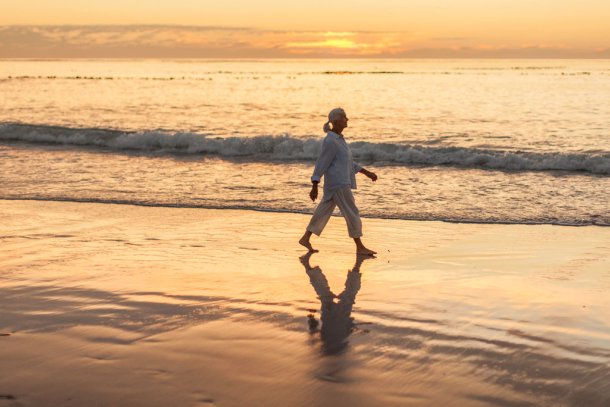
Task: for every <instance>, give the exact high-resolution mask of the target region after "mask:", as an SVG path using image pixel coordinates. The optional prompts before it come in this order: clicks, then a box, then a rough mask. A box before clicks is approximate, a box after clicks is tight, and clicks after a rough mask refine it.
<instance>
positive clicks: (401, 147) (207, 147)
mask: <svg viewBox="0 0 610 407" xmlns="http://www.w3.org/2000/svg"><path fill="white" fill-rule="evenodd" d="M321 139H322V137H320V138H319V139H300V138H295V137H290V136H287V135H283V136H270V135H265V136H255V137H229V138H217V137H213V136H209V135H205V134H197V133H167V132H157V131H147V132H121V131H116V130H109V129H74V128H66V127H57V126H43V125H28V124H3V125H0V140H4V141H23V142H30V143H52V144H63V145H73V146H91V147H103V148H108V149H112V150H117V151H122V150H136V151H151V152H165V153H169V154H210V155H218V156H222V157H243V158H251V159H252V160H273V161H282V160H315V159H316V157H317V155H318V152H319V149H320V145H321ZM351 149H352V153H353V155H354V159H356V160H359V161H362V162H365V163H372V164H375V163H383V164H393V165H433V166H436V165H451V166H458V167H466V168H482V169H494V170H503V171H580V172H585V173H591V174H601V175H610V153H563V152H552V153H535V152H523V151H505V150H491V149H476V148H466V147H427V146H418V145H405V144H392V143H369V142H354V143H351Z"/></svg>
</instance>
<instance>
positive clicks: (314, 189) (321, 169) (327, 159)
mask: <svg viewBox="0 0 610 407" xmlns="http://www.w3.org/2000/svg"><path fill="white" fill-rule="evenodd" d="M336 155H337V145H336V144H335V143H334V142H333V141H331V140H327V139H325V140H324V141H323V142H322V150H321V151H320V156H319V157H318V160H317V161H316V166H315V168H314V170H313V175H312V176H311V182H312V184H313V185H312V186H311V191H309V198H311V200H312V201H315V200H316V199H317V198H318V184H319V183H320V179H322V175H324V173H325V172H326V170H327V169H328V167H330V164H331V163H332V162H333V160H334V159H335V156H336Z"/></svg>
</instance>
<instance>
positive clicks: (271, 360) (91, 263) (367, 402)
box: [0, 201, 610, 407]
mask: <svg viewBox="0 0 610 407" xmlns="http://www.w3.org/2000/svg"><path fill="white" fill-rule="evenodd" d="M307 221H308V216H304V215H296V214H283V213H262V212H253V211H234V210H202V209H175V208H149V207H136V206H128V205H110V204H89V203H68V202H36V201H0V245H1V246H0V247H1V249H0V406H2V407H3V406H41V405H53V406H63V405H66V406H167V405H176V406H243V405H252V406H259V405H260V406H267V405H286V406H340V405H352V406H379V405H387V406H404V405H422V406H424V405H425V406H429V405H443V406H446V405H455V406H463V405H469V406H486V405H501V406H516V405H574V406H582V405H587V406H604V405H609V404H610V296H608V291H609V289H610V256H609V255H608V254H609V253H610V228H602V227H580V228H578V227H561V226H524V225H474V224H448V223H439V222H413V221H398V220H379V219H365V220H364V230H365V239H364V241H365V243H366V244H367V245H369V246H371V247H372V248H374V249H376V250H378V251H379V256H378V257H377V258H376V259H367V260H363V259H359V258H357V257H356V256H355V255H354V254H353V252H354V249H353V243H352V242H350V241H349V240H348V239H347V237H346V230H345V224H344V222H343V220H342V219H341V218H333V219H331V222H330V224H329V227H328V228H327V230H326V231H325V233H324V235H323V237H322V238H319V239H316V238H315V237H314V240H313V243H314V245H315V246H316V247H318V248H319V249H321V252H320V253H316V254H314V255H313V256H311V258H303V257H302V255H303V254H304V251H303V250H302V248H301V247H300V246H298V245H297V243H296V241H297V240H298V238H299V237H300V234H301V233H302V230H303V228H304V227H305V225H306V224H307Z"/></svg>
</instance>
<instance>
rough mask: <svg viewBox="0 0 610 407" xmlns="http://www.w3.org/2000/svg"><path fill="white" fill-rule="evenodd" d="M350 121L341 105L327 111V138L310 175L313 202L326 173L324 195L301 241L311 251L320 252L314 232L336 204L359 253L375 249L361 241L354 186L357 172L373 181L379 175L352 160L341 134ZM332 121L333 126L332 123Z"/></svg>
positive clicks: (360, 224)
mask: <svg viewBox="0 0 610 407" xmlns="http://www.w3.org/2000/svg"><path fill="white" fill-rule="evenodd" d="M348 120H349V119H348V118H347V115H346V114H345V111H344V110H343V109H341V108H340V107H338V108H336V109H333V110H331V112H330V113H329V114H328V121H327V122H326V123H325V124H324V131H325V132H326V137H325V138H324V141H323V142H322V150H321V151H320V156H319V157H318V161H317V162H316V167H315V168H314V171H313V176H312V177H311V182H312V184H313V185H312V187H311V192H310V193H309V197H310V198H311V200H312V201H315V200H316V198H317V197H318V184H319V183H320V179H321V178H322V176H324V195H323V196H322V200H321V201H320V203H319V204H318V207H317V208H316V210H315V211H314V213H313V216H312V217H311V221H310V222H309V225H308V226H307V230H306V231H305V234H304V235H303V237H301V239H300V240H299V243H300V244H301V245H303V246H305V247H306V248H307V249H308V250H309V251H310V252H317V250H315V249H314V248H313V247H312V246H311V243H310V242H309V239H310V237H311V234H312V233H315V234H316V235H317V236H320V233H322V230H324V227H325V226H326V223H328V220H329V219H330V216H331V215H332V214H333V210H334V209H335V206H338V207H339V210H340V211H341V215H343V217H344V218H345V222H346V223H347V230H348V232H349V236H350V237H351V238H353V239H354V242H356V252H357V253H358V254H363V255H368V256H372V255H374V254H376V252H374V251H373V250H370V249H367V248H366V247H364V244H362V240H360V237H361V236H362V222H361V221H360V213H359V212H358V208H357V207H356V202H354V196H353V195H352V189H356V173H357V172H360V173H362V174H364V175H366V176H367V177H369V178H370V179H371V180H372V181H377V175H375V174H374V173H372V172H370V171H368V170H366V169H365V168H362V167H361V166H360V165H359V164H358V163H355V162H354V161H353V160H352V153H351V151H350V149H349V146H348V145H347V143H346V142H345V139H344V138H343V133H342V132H343V130H344V129H345V128H346V127H347V122H348ZM331 124H332V127H331V126H330V125H331Z"/></svg>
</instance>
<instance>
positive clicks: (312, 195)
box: [309, 182, 318, 202]
mask: <svg viewBox="0 0 610 407" xmlns="http://www.w3.org/2000/svg"><path fill="white" fill-rule="evenodd" d="M309 197H310V198H311V201H312V202H315V201H316V199H317V198H318V183H317V182H314V183H313V185H312V186H311V191H309Z"/></svg>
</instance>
